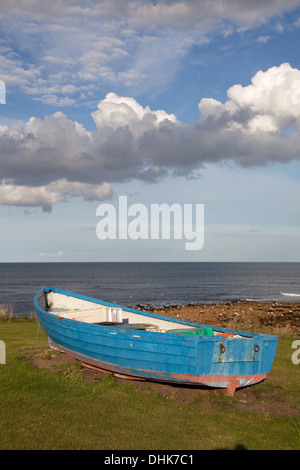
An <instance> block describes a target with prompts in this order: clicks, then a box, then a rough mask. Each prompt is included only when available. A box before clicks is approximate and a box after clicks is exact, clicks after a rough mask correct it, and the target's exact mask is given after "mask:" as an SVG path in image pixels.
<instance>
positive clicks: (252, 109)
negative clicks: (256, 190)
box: [0, 64, 300, 210]
mask: <svg viewBox="0 0 300 470" xmlns="http://www.w3.org/2000/svg"><path fill="white" fill-rule="evenodd" d="M299 80H300V70H298V69H295V68H292V67H291V66H290V65H289V64H282V65H281V66H279V67H272V68H270V69H268V70H267V71H259V72H257V73H256V74H255V76H254V77H253V78H252V81H251V84H250V85H248V86H245V87H243V86H241V85H238V84H237V85H234V86H232V87H231V88H229V90H228V100H227V101H226V102H225V103H221V102H219V101H217V100H214V99H210V98H205V99H202V100H201V101H200V103H199V111H200V118H199V120H198V121H197V122H195V123H193V124H189V125H186V124H183V123H181V122H180V121H178V120H177V119H176V117H175V116H174V115H173V114H168V113H166V112H165V111H164V110H155V111H153V110H151V109H150V108H149V107H148V106H146V107H143V106H141V105H140V104H139V103H138V102H137V101H136V100H135V99H133V98H130V97H121V96H118V95H116V94H115V93H109V94H108V95H107V96H106V98H105V99H103V100H101V101H100V102H99V104H98V108H97V110H95V111H94V112H93V113H92V117H93V119H94V121H95V124H96V127H97V129H96V131H94V132H87V131H86V129H85V128H84V127H83V126H82V125H81V124H79V123H78V122H76V121H75V122H74V121H72V120H70V119H68V118H67V117H66V116H65V115H64V114H63V113H61V112H56V113H54V114H53V115H50V116H46V117H45V119H44V120H41V119H38V118H34V117H32V118H30V119H29V121H28V122H27V123H25V124H23V125H22V124H20V123H18V124H16V125H15V126H13V127H12V129H11V130H9V129H8V128H7V127H5V126H2V127H1V128H0V174H1V177H2V185H1V187H0V202H1V203H2V204H15V205H29V206H34V205H41V206H42V207H44V210H49V207H50V205H51V204H55V203H57V202H60V201H65V200H67V199H68V198H72V197H83V198H84V199H87V200H101V199H104V198H106V197H109V195H110V192H111V188H110V184H112V183H114V182H124V181H129V180H132V179H139V180H148V181H156V180H158V179H159V178H162V177H164V176H166V175H167V174H180V175H185V176H191V175H192V174H193V172H194V171H198V170H199V168H201V166H203V165H204V164H206V163H217V162H223V161H226V162H229V161H232V162H234V163H235V164H237V165H241V166H244V167H251V166H256V165H266V164H268V163H275V162H282V163H286V162H289V161H291V160H293V159H299V157H300V153H299V148H300V106H299V104H296V102H295V101H293V93H295V91H297V90H295V87H293V84H294V83H298V81H299Z"/></svg>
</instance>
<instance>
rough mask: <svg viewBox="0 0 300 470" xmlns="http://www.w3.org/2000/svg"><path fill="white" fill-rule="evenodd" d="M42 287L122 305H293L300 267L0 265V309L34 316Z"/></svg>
mask: <svg viewBox="0 0 300 470" xmlns="http://www.w3.org/2000/svg"><path fill="white" fill-rule="evenodd" d="M42 286H49V287H56V288H59V289H63V290H67V291H70V292H75V293H78V294H82V295H86V296H88V297H94V298H97V299H101V300H105V301H107V302H113V303H116V304H118V305H124V306H127V307H128V306H143V307H146V308H147V307H154V306H163V305H188V304H192V303H194V304H213V303H221V302H224V303H226V302H229V301H238V300H239V301H244V300H248V301H249V300H255V301H290V302H292V301H294V302H295V301H299V302H300V263H242V262H237V263H236V262H232V263H228V262H226V263H214V262H194V263H193V262H187V263H185V262H178V263H177V262H170V263H167V262H162V263H158V262H153V263H152V262H141V263H139V262H132V263H125V262H122V263H118V262H114V263H107V262H105V263H101V262H100V263H99V262H94V263H90V262H89V263H63V262H60V263H54V262H51V263H42V262H39V263H0V305H9V306H10V307H11V308H12V309H13V312H14V315H15V316H16V317H18V316H21V315H23V314H26V315H28V314H29V315H30V314H31V313H33V312H34V306H33V298H34V295H35V294H36V292H37V291H38V290H39V289H40V288H41V287H42Z"/></svg>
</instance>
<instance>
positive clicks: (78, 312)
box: [39, 291, 241, 338]
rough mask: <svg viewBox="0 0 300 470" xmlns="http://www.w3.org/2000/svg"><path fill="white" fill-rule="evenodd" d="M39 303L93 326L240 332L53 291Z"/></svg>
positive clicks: (208, 333)
mask: <svg viewBox="0 0 300 470" xmlns="http://www.w3.org/2000/svg"><path fill="white" fill-rule="evenodd" d="M39 304H40V306H41V307H42V308H43V310H45V311H47V312H49V313H51V314H53V315H56V316H57V317H60V318H68V319H71V320H75V321H79V322H85V323H92V324H96V325H103V326H105V325H106V326H113V327H116V328H123V329H124V328H125V329H133V330H145V331H155V332H163V333H166V332H167V333H173V334H177V333H178V334H187V335H205V336H223V337H227V338H230V337H235V338H237V337H239V338H241V336H240V335H237V334H234V333H224V332H222V331H218V330H217V329H215V328H214V329H212V328H211V327H201V328H200V327H197V326H191V325H186V324H182V323H177V322H174V321H172V319H170V321H168V320H166V319H163V318H162V319H160V318H156V317H152V316H149V315H148V314H147V312H142V311H141V312H140V313H135V312H132V311H130V310H127V309H126V307H119V306H115V307H114V306H110V305H106V304H101V303H96V302H93V301H90V300H85V299H80V298H76V297H73V296H69V295H66V294H61V293H57V292H52V291H50V292H45V293H42V294H41V295H40V297H39Z"/></svg>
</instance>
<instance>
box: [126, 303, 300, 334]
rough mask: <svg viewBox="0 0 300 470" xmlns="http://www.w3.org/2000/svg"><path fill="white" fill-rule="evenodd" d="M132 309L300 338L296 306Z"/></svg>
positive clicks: (191, 305)
mask: <svg viewBox="0 0 300 470" xmlns="http://www.w3.org/2000/svg"><path fill="white" fill-rule="evenodd" d="M134 308H137V309H139V310H146V311H148V312H153V313H155V314H158V315H164V316H167V317H175V318H180V319H182V320H186V321H190V322H197V323H201V324H209V325H214V326H221V327H224V328H239V329H251V330H253V329H255V328H259V329H262V328H267V329H268V330H272V329H274V330H288V331H290V332H291V333H296V334H300V303H299V302H279V301H278V302H275V301H274V302H261V301H232V302H226V303H215V304H194V303H190V304H188V305H164V306H149V305H141V304H139V305H135V306H134Z"/></svg>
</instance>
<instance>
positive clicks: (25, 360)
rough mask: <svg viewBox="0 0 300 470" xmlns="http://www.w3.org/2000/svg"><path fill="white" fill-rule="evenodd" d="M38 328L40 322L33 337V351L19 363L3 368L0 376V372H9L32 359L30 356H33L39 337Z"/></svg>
mask: <svg viewBox="0 0 300 470" xmlns="http://www.w3.org/2000/svg"><path fill="white" fill-rule="evenodd" d="M40 326H41V325H40V322H39V325H38V329H37V333H36V337H35V342H34V346H33V350H32V352H31V353H30V355H29V356H28V357H26V358H25V359H23V360H21V361H20V362H16V363H15V364H13V365H12V366H10V367H7V368H5V369H3V370H0V374H1V373H2V372H6V371H8V370H10V369H13V368H14V367H17V366H19V365H20V364H22V363H23V362H27V361H29V360H30V359H31V358H32V356H33V355H34V353H35V350H36V343H37V339H38V336H39V331H40Z"/></svg>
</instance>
